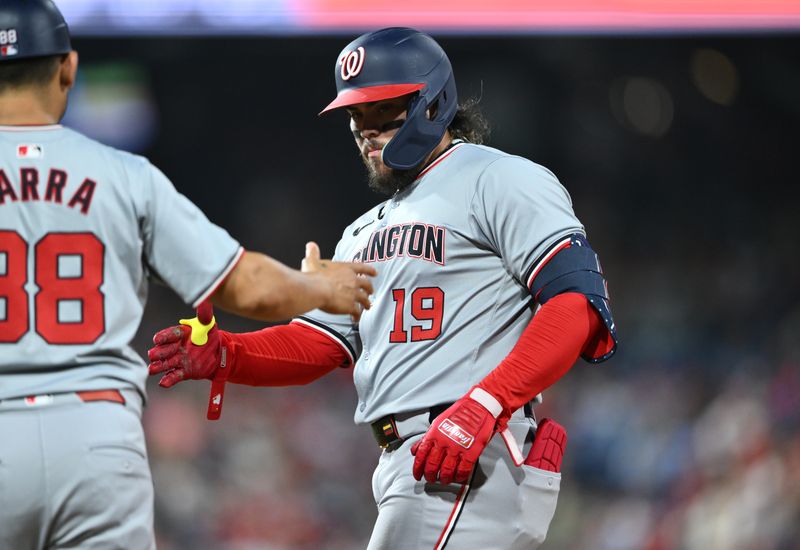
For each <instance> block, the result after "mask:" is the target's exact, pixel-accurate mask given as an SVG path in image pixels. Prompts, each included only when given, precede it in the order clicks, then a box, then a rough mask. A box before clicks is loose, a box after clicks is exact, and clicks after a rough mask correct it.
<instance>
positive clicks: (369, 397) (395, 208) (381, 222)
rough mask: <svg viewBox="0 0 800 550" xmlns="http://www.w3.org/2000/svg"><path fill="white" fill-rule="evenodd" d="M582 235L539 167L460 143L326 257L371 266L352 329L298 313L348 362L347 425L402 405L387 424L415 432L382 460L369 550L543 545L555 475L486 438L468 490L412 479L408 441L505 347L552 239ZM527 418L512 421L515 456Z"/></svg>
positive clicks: (524, 315) (527, 305)
mask: <svg viewBox="0 0 800 550" xmlns="http://www.w3.org/2000/svg"><path fill="white" fill-rule="evenodd" d="M583 232H584V230H583V226H582V225H581V223H580V222H579V221H578V219H577V218H576V217H575V214H574V213H573V211H572V204H571V199H570V197H569V194H568V193H567V191H566V190H565V189H564V188H563V187H562V186H561V184H560V183H559V182H558V180H557V179H556V177H555V176H554V175H553V174H552V173H551V172H550V171H549V170H547V169H546V168H544V167H542V166H539V165H537V164H535V163H533V162H531V161H529V160H526V159H524V158H520V157H517V156H513V155H509V154H506V153H503V152H502V151H498V150H496V149H492V148H489V147H484V146H478V145H473V144H468V143H458V144H456V145H455V146H453V147H452V148H451V149H450V150H448V151H447V152H445V153H444V154H443V155H441V156H440V157H439V158H438V159H437V160H436V161H434V162H433V163H432V164H431V165H430V166H429V167H428V168H427V169H426V170H425V171H423V173H422V174H421V176H420V177H419V178H418V179H417V180H416V182H415V183H413V184H412V185H410V186H409V187H408V188H406V189H405V190H403V191H402V192H400V193H398V194H397V195H395V196H394V197H393V198H392V199H390V200H388V201H386V202H384V203H382V204H380V205H378V206H376V207H375V208H373V209H372V210H370V211H369V212H367V213H366V214H364V215H363V216H361V217H359V218H358V219H357V220H356V221H355V222H354V223H353V224H352V225H350V226H349V227H348V228H347V229H345V231H344V233H343V235H342V239H341V240H340V241H339V244H338V246H337V248H336V254H335V257H334V259H337V260H352V261H360V262H368V263H374V264H375V267H376V269H377V270H378V276H377V277H376V278H375V279H374V286H375V293H374V295H373V296H372V299H373V305H372V308H371V309H370V310H368V311H365V312H364V314H363V315H362V317H361V320H360V322H359V323H358V325H355V324H353V323H352V322H351V321H350V319H349V317H348V316H342V315H330V314H326V313H324V312H320V311H314V312H311V313H309V314H307V315H305V316H303V317H301V318H298V319H296V320H295V322H300V323H305V324H308V325H312V326H314V327H316V328H317V329H319V330H322V331H324V332H326V333H328V334H329V335H330V336H332V337H333V338H335V339H337V341H339V342H340V343H341V345H342V347H343V348H345V349H346V350H347V351H348V353H349V354H350V355H351V356H352V357H353V359H354V360H357V362H356V364H355V372H354V380H355V385H356V389H357V392H358V400H359V401H358V406H357V409H356V413H355V421H356V422H357V423H359V424H364V423H371V422H373V421H375V420H378V419H380V418H382V417H384V416H386V415H389V414H394V415H398V417H399V418H406V417H407V416H408V414H411V415H412V418H414V419H416V420H413V421H412V426H411V427H409V426H408V425H405V424H404V422H401V421H398V431H399V432H400V435H401V437H406V436H409V435H410V434H418V435H414V436H413V437H411V439H410V440H408V441H406V442H405V443H404V444H403V446H402V447H400V448H399V449H397V450H395V451H393V452H387V451H384V453H383V455H382V456H381V459H380V464H379V465H378V468H377V470H376V472H375V476H374V481H373V487H374V492H375V499H376V504H377V506H378V521H377V523H376V525H375V529H374V531H373V535H372V538H371V541H370V546H369V550H397V549H402V550H405V549H409V550H411V549H423V548H426V549H429V548H434V547H436V548H442V547H444V544H447V545H448V547H449V548H481V549H498V550H500V549H503V550H507V549H516V548H520V549H522V548H525V549H530V548H536V547H537V546H538V544H539V543H540V542H541V541H542V540H544V537H545V535H546V533H547V527H548V525H549V523H550V520H551V519H552V516H553V513H554V510H555V505H556V500H557V496H558V490H559V485H560V474H554V473H552V472H544V471H541V470H536V469H534V468H531V467H529V466H522V467H516V466H514V464H513V462H512V461H511V459H510V457H509V453H508V451H507V450H506V448H505V445H504V444H503V442H502V439H501V438H500V437H499V436H496V437H494V438H493V440H492V441H491V442H490V444H489V445H488V447H487V448H486V449H485V451H484V452H483V454H482V455H481V458H480V461H479V467H478V468H477V469H476V472H475V474H474V475H475V479H474V480H473V481H472V482H471V484H470V487H469V491H468V492H467V491H466V486H462V485H459V484H453V485H450V486H445V487H443V486H441V485H438V484H426V483H424V482H418V481H416V480H414V478H413V477H412V475H411V472H412V468H411V465H412V463H413V457H412V456H411V454H410V452H409V450H410V448H411V445H412V444H413V443H414V441H416V440H417V439H419V437H420V436H421V434H422V433H424V431H425V430H427V428H428V427H429V424H428V416H427V411H428V409H429V408H430V407H433V406H435V405H439V404H444V403H452V402H454V401H456V400H457V399H459V398H460V397H462V396H463V395H464V394H465V393H466V392H467V390H469V388H471V387H472V386H473V385H475V384H476V383H477V382H479V381H480V380H481V379H482V378H484V377H485V376H486V375H487V374H488V373H489V372H491V371H492V370H493V369H494V368H495V367H496V366H497V365H498V364H499V363H500V362H501V361H502V360H503V359H504V358H505V356H506V355H507V354H508V353H509V352H510V351H511V349H512V347H513V346H514V345H515V344H516V342H517V340H518V339H519V337H520V335H521V334H522V331H523V330H524V329H525V328H526V327H527V326H528V324H529V322H530V320H531V318H532V317H533V315H534V313H535V304H534V301H533V299H532V297H531V295H530V293H529V291H528V286H527V283H528V279H529V277H530V275H531V273H533V272H534V270H535V269H536V267H537V266H538V265H539V263H540V262H542V260H543V256H544V255H545V253H546V252H547V251H548V249H549V248H550V247H551V246H552V245H554V244H556V243H558V242H559V241H560V240H563V239H564V238H565V237H566V236H568V235H570V234H574V233H581V234H582V233H583ZM516 415H517V417H519V416H520V415H521V412H517V413H516ZM420 422H422V424H420ZM531 422H532V421H531V420H528V419H525V418H521V419H520V418H517V420H515V425H514V426H512V429H513V430H515V431H516V432H518V433H516V434H515V435H516V436H517V437H518V440H519V442H520V444H522V442H524V441H527V444H526V448H525V449H524V451H525V452H527V446H528V445H529V444H530V437H529V435H530V432H531V428H532V424H531ZM404 430H405V431H406V433H404ZM460 493H461V494H462V496H465V499H464V501H463V503H462V504H458V503H457V501H458V498H457V497H458V495H459V494H460ZM448 541H449V542H448Z"/></svg>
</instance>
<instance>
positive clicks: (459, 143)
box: [414, 139, 464, 181]
mask: <svg viewBox="0 0 800 550" xmlns="http://www.w3.org/2000/svg"><path fill="white" fill-rule="evenodd" d="M462 145H464V142H463V141H461V140H460V139H455V140H453V142H452V143H451V144H450V147H448V148H447V150H445V151H444V152H443V153H442V154H441V155H439V157H438V158H437V159H436V160H434V161H433V162H432V163H430V164H429V165H428V166H426V167H425V169H424V170H423V171H422V172H420V173H419V175H418V176H417V179H415V180H414V181H419V180H420V179H421V178H422V177H424V176H425V174H427V173H428V172H430V171H431V170H432V169H433V168H434V167H436V166H437V165H438V164H439V163H440V162H442V161H443V160H444V159H446V158H447V157H449V156H450V155H452V154H453V151H455V150H456V149H458V148H459V147H461V146H462Z"/></svg>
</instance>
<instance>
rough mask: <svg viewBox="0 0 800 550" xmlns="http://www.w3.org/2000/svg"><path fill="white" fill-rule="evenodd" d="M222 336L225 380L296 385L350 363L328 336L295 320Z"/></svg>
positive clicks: (260, 384) (257, 384) (241, 382)
mask: <svg viewBox="0 0 800 550" xmlns="http://www.w3.org/2000/svg"><path fill="white" fill-rule="evenodd" d="M221 335H222V340H223V345H224V346H225V347H227V348H228V355H229V358H230V366H229V368H230V373H229V374H228V381H229V382H234V383H236V384H245V385H248V386H299V385H304V384H308V383H310V382H313V381H314V380H316V379H318V378H320V377H322V376H324V375H326V374H328V373H329V372H331V371H332V370H334V369H335V368H336V367H339V366H343V365H345V364H347V363H349V358H348V356H347V355H346V354H345V353H344V351H342V349H341V348H340V347H339V346H338V345H337V344H336V343H334V342H333V341H332V340H331V339H330V338H328V337H327V336H325V335H322V334H320V333H319V332H317V331H315V330H312V329H310V328H307V327H305V326H303V325H300V324H298V323H292V324H289V325H282V326H277V327H270V328H267V329H264V330H260V331H258V332H250V333H246V334H232V333H227V332H224V331H223V332H222V334H221Z"/></svg>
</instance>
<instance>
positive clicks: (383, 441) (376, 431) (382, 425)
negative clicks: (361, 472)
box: [372, 415, 403, 452]
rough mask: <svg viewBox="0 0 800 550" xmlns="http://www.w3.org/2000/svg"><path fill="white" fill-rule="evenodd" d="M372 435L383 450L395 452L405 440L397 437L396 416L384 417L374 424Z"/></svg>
mask: <svg viewBox="0 0 800 550" xmlns="http://www.w3.org/2000/svg"><path fill="white" fill-rule="evenodd" d="M372 435H373V436H375V441H377V442H378V445H379V446H380V448H381V449H384V450H385V451H389V452H391V451H394V450H395V449H397V448H398V447H400V445H402V444H403V439H402V438H401V437H400V436H399V435H397V424H396V423H395V421H394V416H392V415H389V416H384V417H383V418H380V419H378V420H376V421H375V422H373V423H372Z"/></svg>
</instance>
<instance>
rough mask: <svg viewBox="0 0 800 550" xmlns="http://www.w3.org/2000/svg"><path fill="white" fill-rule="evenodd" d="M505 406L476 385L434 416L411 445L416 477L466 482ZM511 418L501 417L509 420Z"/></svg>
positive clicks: (431, 480)
mask: <svg viewBox="0 0 800 550" xmlns="http://www.w3.org/2000/svg"><path fill="white" fill-rule="evenodd" d="M502 412H503V407H502V406H501V405H500V403H499V402H498V401H497V399H495V398H494V397H493V396H492V395H491V394H490V393H489V392H487V391H486V390H484V389H482V388H478V387H474V388H472V389H471V390H470V391H469V392H467V395H465V396H464V397H462V398H461V399H459V400H458V401H456V402H455V403H453V405H452V406H451V407H450V408H448V409H447V410H445V411H444V412H443V413H442V414H440V415H439V416H437V417H436V419H434V421H433V423H432V424H431V427H430V428H429V429H428V431H427V433H426V434H425V436H424V437H423V438H422V439H421V440H419V441H417V442H416V443H415V444H414V445H413V446H412V447H411V454H413V455H414V456H415V458H414V470H413V473H414V477H415V478H416V479H417V480H421V479H422V476H423V474H424V476H425V480H426V481H428V482H429V483H434V482H436V480H437V478H438V480H439V482H440V483H443V484H447V483H452V482H454V481H455V482H456V483H464V482H466V481H467V479H469V476H470V474H471V473H472V469H473V468H474V467H475V463H476V462H477V461H478V457H479V456H480V454H481V453H482V452H483V449H484V447H486V444H487V443H489V440H490V439H491V438H492V436H493V435H494V433H495V431H496V427H497V425H498V417H499V416H500V415H501V413H502ZM506 421H507V419H501V422H503V423H505V422H506Z"/></svg>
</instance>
